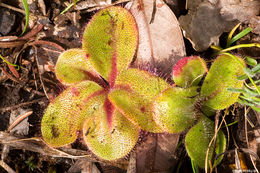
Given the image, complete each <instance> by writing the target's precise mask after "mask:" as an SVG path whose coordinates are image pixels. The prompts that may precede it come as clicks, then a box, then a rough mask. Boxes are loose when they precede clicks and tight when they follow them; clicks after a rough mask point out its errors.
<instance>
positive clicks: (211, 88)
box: [153, 55, 245, 168]
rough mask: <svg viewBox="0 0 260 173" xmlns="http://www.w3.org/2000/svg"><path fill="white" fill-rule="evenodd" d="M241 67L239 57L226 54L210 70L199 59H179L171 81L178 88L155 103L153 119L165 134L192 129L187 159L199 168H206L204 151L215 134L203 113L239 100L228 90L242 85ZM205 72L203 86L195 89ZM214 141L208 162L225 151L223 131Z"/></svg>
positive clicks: (243, 64) (241, 61)
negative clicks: (188, 157) (239, 77)
mask: <svg viewBox="0 0 260 173" xmlns="http://www.w3.org/2000/svg"><path fill="white" fill-rule="evenodd" d="M244 68H245V63H244V61H243V60H242V59H241V58H239V57H230V56H228V55H220V56H219V57H218V58H217V59H216V60H215V61H214V62H213V64H212V65H211V67H210V70H209V71H208V70H207V66H206V63H205V61H204V60H203V59H201V58H200V57H197V56H192V57H185V58H182V59H180V60H179V61H178V62H177V63H176V65H175V66H174V67H173V80H174V81H175V83H176V85H177V86H176V87H170V88H168V89H167V90H165V91H163V92H162V93H160V94H159V95H158V97H156V99H155V100H154V103H153V110H154V114H153V117H154V120H155V122H156V123H157V124H158V126H160V127H161V128H162V129H163V130H164V131H166V132H170V133H178V132H183V131H185V130H187V129H189V128H191V129H190V130H189V131H188V133H187V135H186V138H185V145H186V149H187V152H188V154H189V156H190V158H191V159H192V160H193V161H194V163H195V164H196V165H198V166H199V167H201V168H204V167H205V164H204V163H205V159H206V151H207V149H208V147H209V143H210V141H211V139H212V137H213V136H214V133H215V132H214V123H213V122H211V120H209V119H208V118H206V116H205V115H204V114H206V115H207V113H208V110H221V109H225V108H227V107H229V106H230V105H232V104H234V103H235V102H236V101H237V100H238V97H239V93H234V92H231V91H230V90H228V88H241V87H242V86H243V81H242V80H238V79H237V77H238V76H241V75H243V74H244V71H243V69H244ZM207 72H208V73H207ZM206 73H207V75H206V77H205V79H204V81H203V83H202V86H201V87H200V86H198V85H199V83H201V79H202V77H203V76H204V75H205V74H206ZM198 91H200V92H198ZM208 116H209V115H208ZM194 124H195V125H194ZM216 141H217V142H216V147H215V150H214V151H213V146H211V147H210V149H209V154H208V160H209V161H210V160H211V159H212V156H214V155H216V154H219V153H221V152H223V151H224V150H225V137H224V134H223V132H221V131H219V133H218V135H217V140H216ZM220 160H221V159H218V160H217V161H216V163H215V165H216V164H217V163H219V162H220ZM208 163H209V162H208Z"/></svg>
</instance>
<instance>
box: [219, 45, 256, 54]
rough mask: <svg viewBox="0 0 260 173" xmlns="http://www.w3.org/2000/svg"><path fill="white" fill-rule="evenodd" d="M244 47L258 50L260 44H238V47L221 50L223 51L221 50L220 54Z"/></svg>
mask: <svg viewBox="0 0 260 173" xmlns="http://www.w3.org/2000/svg"><path fill="white" fill-rule="evenodd" d="M245 47H259V48H260V44H259V43H249V44H239V45H235V46H232V47H229V48H226V49H223V50H221V52H228V51H230V50H234V49H239V48H245Z"/></svg>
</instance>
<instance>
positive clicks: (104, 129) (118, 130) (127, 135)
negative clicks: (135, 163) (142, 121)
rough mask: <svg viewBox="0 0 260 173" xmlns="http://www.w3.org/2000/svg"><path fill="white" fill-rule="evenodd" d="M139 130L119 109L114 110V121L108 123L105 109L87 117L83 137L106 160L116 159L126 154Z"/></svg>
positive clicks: (136, 137) (96, 153) (94, 151)
mask: <svg viewBox="0 0 260 173" xmlns="http://www.w3.org/2000/svg"><path fill="white" fill-rule="evenodd" d="M138 135H139V130H138V128H137V127H135V126H134V125H133V124H132V123H131V122H130V121H129V120H127V119H126V118H125V117H124V116H123V115H122V114H120V113H119V112H118V111H117V110H114V112H113V122H112V124H110V125H109V124H108V122H107V114H106V112H105V110H104V109H99V110H98V111H97V112H95V116H92V117H91V118H88V119H86V121H85V123H84V126H83V139H84V141H85V142H86V144H87V145H88V147H89V149H90V150H91V151H92V152H93V153H94V154H95V155H97V156H98V157H100V158H102V159H104V160H115V159H119V158H122V157H124V156H126V155H127V154H128V153H129V152H130V151H131V150H132V149H133V148H134V146H135V144H136V142H137V140H138Z"/></svg>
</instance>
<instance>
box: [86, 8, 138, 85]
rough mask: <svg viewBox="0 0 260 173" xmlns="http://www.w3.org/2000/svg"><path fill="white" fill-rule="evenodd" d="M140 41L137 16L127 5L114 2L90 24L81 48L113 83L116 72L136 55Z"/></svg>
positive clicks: (99, 71) (95, 16)
mask: <svg viewBox="0 0 260 173" xmlns="http://www.w3.org/2000/svg"><path fill="white" fill-rule="evenodd" d="M137 41H138V31H137V26H136V23H135V19H134V17H133V16H132V14H131V13H130V12H129V11H128V10H126V9H125V8H122V7H118V6H111V7H108V8H105V9H102V10H100V11H99V12H98V13H96V14H95V15H94V16H93V18H92V19H91V21H90V22H89V24H88V25H87V27H86V29H85V31H84V34H83V40H82V49H83V50H85V51H86V52H88V53H89V56H88V57H89V61H90V64H91V65H92V66H93V68H94V69H95V70H96V71H97V72H98V73H100V74H101V75H102V77H103V78H104V79H105V80H107V81H108V82H109V84H110V86H113V84H114V81H115V78H116V76H117V74H119V73H120V72H121V71H122V70H125V69H126V68H127V67H128V65H129V64H130V62H131V61H132V59H133V56H134V54H135V50H136V47H137Z"/></svg>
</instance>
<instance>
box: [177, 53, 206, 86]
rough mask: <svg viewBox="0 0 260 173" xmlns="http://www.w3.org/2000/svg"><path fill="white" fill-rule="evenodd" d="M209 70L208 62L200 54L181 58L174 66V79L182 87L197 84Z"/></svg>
mask: <svg viewBox="0 0 260 173" xmlns="http://www.w3.org/2000/svg"><path fill="white" fill-rule="evenodd" d="M206 72H207V66H206V62H205V61H204V60H203V59H201V58H200V57H198V56H191V57H185V58H182V59H180V60H179V61H178V62H177V63H176V64H175V66H174V67H173V75H172V77H173V80H174V82H175V83H176V84H177V85H178V86H180V87H184V88H187V87H190V86H197V85H198V84H199V82H200V80H201V79H202V77H203V74H204V73H206Z"/></svg>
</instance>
